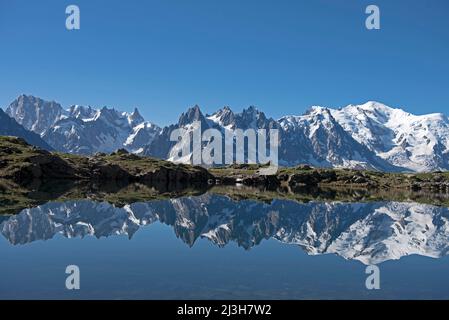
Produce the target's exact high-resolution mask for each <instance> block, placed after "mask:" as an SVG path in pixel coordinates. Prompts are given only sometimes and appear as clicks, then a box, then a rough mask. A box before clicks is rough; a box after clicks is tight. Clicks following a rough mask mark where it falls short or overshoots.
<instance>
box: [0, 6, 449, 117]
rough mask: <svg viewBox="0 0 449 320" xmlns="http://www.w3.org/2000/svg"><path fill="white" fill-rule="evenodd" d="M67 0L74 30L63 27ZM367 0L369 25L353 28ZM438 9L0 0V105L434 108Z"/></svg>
mask: <svg viewBox="0 0 449 320" xmlns="http://www.w3.org/2000/svg"><path fill="white" fill-rule="evenodd" d="M69 4H77V5H78V6H79V7H80V10H81V30H78V31H67V30H66V29H65V17H66V15H65V8H66V6H67V5H69ZM368 4H376V5H378V6H379V7H380V10H381V30H374V31H369V30H367V29H366V28H365V18H366V16H367V15H366V14H365V8H366V6H367V5H368ZM448 12H449V2H448V1H447V0H426V1H424V0H422V1H421V0H419V1H418V0H416V1H410V0H408V1H405V0H395V1H391V0H388V1H380V0H372V1H363V0H327V1H324V0H295V1H282V0H279V1H274V0H273V1H263V0H227V1H216V0H190V1H185V0H182V1H181V0H180V1H175V0H157V1H137V0H134V1H133V0H128V1H102V0H72V1H63V0H53V1H50V0H41V1H29V0H26V1H25V0H0V44H1V50H0V75H1V77H0V106H2V107H3V108H5V107H6V106H7V105H8V104H9V103H10V102H11V101H12V100H13V99H14V98H15V97H16V96H18V95H19V94H21V93H27V94H33V95H36V96H40V97H42V98H44V99H51V100H56V101H58V102H60V103H61V104H63V106H69V105H71V104H84V105H92V106H97V107H101V106H104V105H107V106H111V107H116V108H118V109H123V110H131V109H132V108H134V107H136V106H137V107H139V109H140V110H141V112H142V114H143V115H144V116H145V118H147V119H148V120H150V121H153V122H155V123H158V124H160V125H165V124H168V123H172V122H175V121H177V118H178V116H179V114H180V113H181V112H182V111H184V110H185V109H186V108H187V107H189V106H191V105H194V104H199V105H200V106H201V108H202V110H203V111H204V112H205V113H207V112H209V113H210V112H213V111H215V110H216V109H218V108H220V107H222V106H224V105H229V106H231V108H232V109H233V110H235V111H240V110H242V109H243V108H244V107H247V106H249V105H255V106H257V107H259V108H260V109H262V110H264V111H265V112H266V114H267V115H269V116H272V117H274V118H278V117H280V116H282V115H286V114H301V113H303V112H304V111H305V110H306V109H307V108H308V107H309V106H311V105H324V106H330V107H340V106H344V105H347V104H350V103H362V102H365V101H367V100H378V101H381V102H384V103H386V104H389V105H391V106H397V107H404V108H405V109H407V110H408V111H410V112H413V113H418V114H422V113H430V112H445V111H446V110H448V107H449V19H448V18H447V15H448ZM446 113H449V112H446Z"/></svg>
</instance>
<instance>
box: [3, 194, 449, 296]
mask: <svg viewBox="0 0 449 320" xmlns="http://www.w3.org/2000/svg"><path fill="white" fill-rule="evenodd" d="M0 233H1V237H0V256H1V257H2V258H1V263H0V274H1V280H0V298H12V299H23V298H37V299H47V298H62V299H64V298H80V299H84V298H98V299H103V298H112V299H131V298H133V299H341V298H350V299H383V298H386V299H393V298H395V299H415V298H423V299H430V298H436V299H447V298H449V258H448V257H447V252H448V247H449V245H448V244H449V210H448V209H447V208H445V207H437V206H432V205H425V204H418V203H413V202H405V203H400V202H370V203H342V202H309V203H298V202H295V201H289V200H273V201H271V202H259V201H254V200H241V201H236V200H232V199H231V198H229V197H227V196H223V195H216V194H212V193H206V194H203V195H201V196H192V197H183V198H177V199H171V200H158V201H149V202H136V203H132V204H128V205H126V206H124V207H119V206H115V205H113V204H110V203H108V202H101V201H92V200H87V199H86V200H81V201H67V202H48V203H46V204H43V205H40V206H38V207H35V208H30V209H25V210H22V211H21V212H19V213H18V214H16V215H11V216H0ZM73 264H74V265H77V266H79V268H80V270H81V289H80V290H78V291H69V290H67V289H66V288H65V279H66V277H67V275H66V274H65V268H66V266H67V265H73ZM373 264H375V265H377V266H379V268H380V271H381V289H380V290H367V289H366V287H365V279H366V277H367V275H366V274H365V269H366V267H367V265H373Z"/></svg>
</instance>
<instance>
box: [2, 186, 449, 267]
mask: <svg viewBox="0 0 449 320" xmlns="http://www.w3.org/2000/svg"><path fill="white" fill-rule="evenodd" d="M154 222H161V223H164V224H166V225H169V226H171V227H172V228H173V230H174V232H175V234H176V236H177V237H178V238H180V239H181V240H182V241H184V242H185V243H186V244H187V245H189V246H193V245H194V244H195V242H196V241H197V240H198V238H205V239H208V240H209V241H211V242H213V243H214V244H216V245H217V246H219V247H223V246H226V245H227V244H228V243H230V242H235V243H237V244H238V245H239V246H241V247H243V248H244V249H250V248H252V247H254V246H257V245H258V244H260V243H261V242H262V241H263V240H265V239H270V238H273V239H276V240H278V241H280V242H282V243H285V244H293V245H297V246H299V247H300V248H302V249H303V250H305V251H306V252H307V253H308V254H310V255H316V254H326V253H333V254H337V255H339V256H341V257H343V258H345V259H355V260H359V261H361V262H362V263H364V264H378V263H382V262H384V261H388V260H394V259H400V258H401V257H403V256H407V255H411V254H417V255H422V256H427V257H433V258H438V257H442V256H444V255H446V254H447V252H448V248H449V241H448V238H449V209H448V208H443V207H437V206H432V205H425V204H418V203H400V202H371V203H340V202H328V203H323V202H310V203H306V204H304V203H298V202H295V201H290V200H273V201H271V202H270V203H264V202H259V201H253V200H242V201H234V200H232V199H230V198H229V197H227V196H221V195H216V194H211V193H206V194H204V195H201V196H191V197H183V198H178V199H171V200H158V201H151V202H137V203H132V204H129V205H126V206H124V207H117V206H114V205H112V204H109V203H107V202H96V201H91V200H82V201H68V202H49V203H46V204H44V205H41V206H39V207H35V208H31V209H25V210H22V211H21V212H20V213H19V214H17V215H14V216H10V217H9V218H8V219H3V220H2V221H1V224H0V232H1V233H2V235H3V236H4V237H5V238H6V239H7V240H8V241H9V242H10V243H11V244H14V245H17V244H26V243H30V242H33V241H36V240H47V239H51V238H53V237H54V236H55V235H56V234H61V235H63V236H65V237H68V238H73V237H85V236H95V237H97V238H101V237H109V236H113V235H126V236H127V237H129V238H130V239H131V238H132V237H133V235H134V234H135V233H136V232H137V231H138V230H139V228H140V227H142V226H145V225H148V224H152V223H154Z"/></svg>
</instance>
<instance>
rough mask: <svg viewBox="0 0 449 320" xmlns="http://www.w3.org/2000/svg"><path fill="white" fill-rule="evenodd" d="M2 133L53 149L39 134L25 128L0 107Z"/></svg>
mask: <svg viewBox="0 0 449 320" xmlns="http://www.w3.org/2000/svg"><path fill="white" fill-rule="evenodd" d="M0 135H1V136H14V137H19V138H22V139H24V140H25V141H26V142H28V143H29V144H31V145H34V146H37V147H39V148H42V149H45V150H53V149H52V148H51V147H50V146H49V145H48V144H47V143H46V142H45V141H44V140H43V139H42V138H41V137H40V136H39V135H38V134H36V133H34V132H31V131H28V130H27V129H25V128H24V127H23V126H21V125H20V124H19V123H17V121H16V120H14V119H13V118H10V117H9V116H8V115H7V114H6V113H5V112H4V111H3V110H2V109H0Z"/></svg>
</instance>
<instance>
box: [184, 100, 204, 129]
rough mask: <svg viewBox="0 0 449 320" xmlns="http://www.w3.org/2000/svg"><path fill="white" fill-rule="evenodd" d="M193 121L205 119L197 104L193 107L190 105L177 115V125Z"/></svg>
mask: <svg viewBox="0 0 449 320" xmlns="http://www.w3.org/2000/svg"><path fill="white" fill-rule="evenodd" d="M194 121H201V122H203V121H205V118H204V115H203V113H202V112H201V109H200V107H199V106H198V105H197V104H195V105H194V106H193V107H190V108H189V109H187V111H186V112H183V113H182V114H181V116H180V117H179V121H178V125H179V126H184V125H186V124H190V123H192V122H194Z"/></svg>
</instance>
